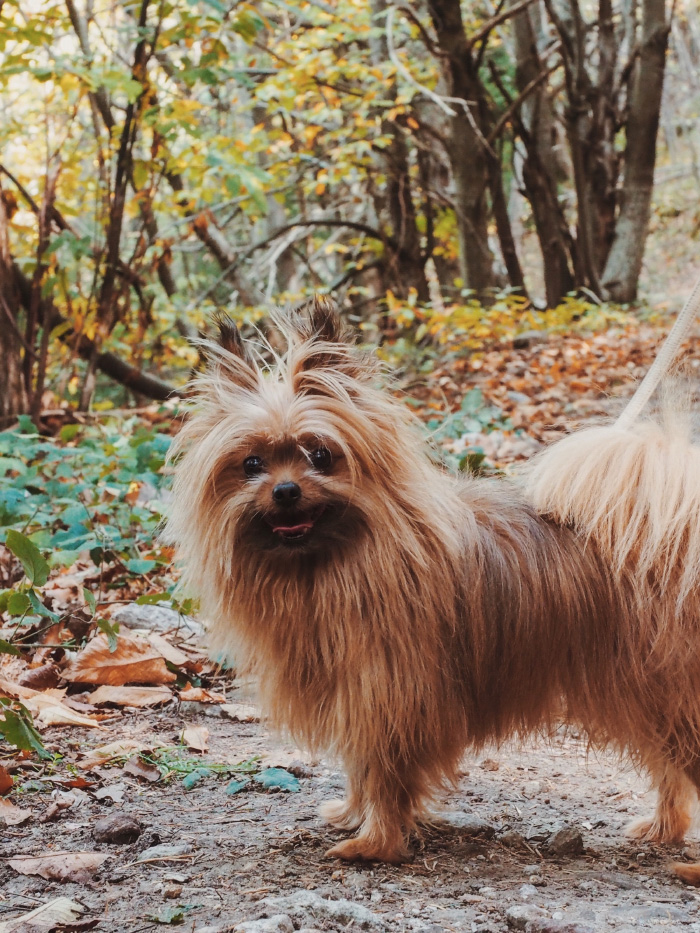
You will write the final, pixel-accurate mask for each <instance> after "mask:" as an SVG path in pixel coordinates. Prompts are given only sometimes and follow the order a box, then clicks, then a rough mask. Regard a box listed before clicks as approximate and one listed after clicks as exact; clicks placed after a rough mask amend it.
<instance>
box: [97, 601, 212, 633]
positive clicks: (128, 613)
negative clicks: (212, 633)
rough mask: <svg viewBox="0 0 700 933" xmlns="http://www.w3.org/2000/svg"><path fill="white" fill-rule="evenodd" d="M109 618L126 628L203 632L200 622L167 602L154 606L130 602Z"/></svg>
mask: <svg viewBox="0 0 700 933" xmlns="http://www.w3.org/2000/svg"><path fill="white" fill-rule="evenodd" d="M111 620H112V622H118V623H119V624H120V625H126V626H127V627H128V628H148V629H151V630H152V631H154V632H174V631H178V630H179V631H181V632H183V633H188V634H192V635H198V636H201V635H203V634H204V628H203V626H202V624H201V623H200V622H198V621H197V620H196V619H192V618H190V616H183V615H182V614H181V613H179V612H176V611H175V609H172V608H171V607H170V606H168V605H167V603H165V604H160V603H159V604H156V605H155V606H149V605H145V606H139V604H138V603H130V604H129V605H128V606H122V607H121V608H119V609H117V610H116V611H115V612H113V613H112V617H111Z"/></svg>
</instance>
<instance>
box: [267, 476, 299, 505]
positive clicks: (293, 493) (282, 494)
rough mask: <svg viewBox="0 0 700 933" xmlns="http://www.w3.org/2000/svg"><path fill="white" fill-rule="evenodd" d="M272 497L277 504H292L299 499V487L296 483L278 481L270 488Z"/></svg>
mask: <svg viewBox="0 0 700 933" xmlns="http://www.w3.org/2000/svg"><path fill="white" fill-rule="evenodd" d="M272 498H273V499H274V500H275V502H276V503H277V504H278V505H284V506H287V505H294V504H295V503H296V502H298V501H299V499H301V489H300V488H299V486H297V484H296V483H292V482H287V483H278V484H277V485H276V486H275V488H274V489H273V490H272Z"/></svg>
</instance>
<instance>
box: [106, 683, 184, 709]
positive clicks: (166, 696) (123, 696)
mask: <svg viewBox="0 0 700 933" xmlns="http://www.w3.org/2000/svg"><path fill="white" fill-rule="evenodd" d="M172 698H173V695H172V693H171V692H170V690H169V689H168V688H167V687H110V686H109V685H107V684H104V685H103V686H101V687H98V688H97V690H95V692H94V693H93V694H92V695H91V696H90V700H91V702H92V703H93V704H94V705H95V706H100V705H101V704H102V703H114V704H115V705H116V706H137V707H141V706H157V705H158V704H159V703H167V702H168V701H169V700H172Z"/></svg>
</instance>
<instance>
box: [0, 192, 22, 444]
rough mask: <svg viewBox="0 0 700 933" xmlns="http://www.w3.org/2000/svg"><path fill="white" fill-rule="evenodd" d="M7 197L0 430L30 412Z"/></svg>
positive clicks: (0, 282) (2, 203)
mask: <svg viewBox="0 0 700 933" xmlns="http://www.w3.org/2000/svg"><path fill="white" fill-rule="evenodd" d="M8 203H9V200H8V201H7V202H6V196H5V193H4V192H3V190H2V188H0V359H1V360H2V364H1V365H0V428H3V427H5V426H6V425H7V424H8V423H9V422H10V421H12V420H13V419H14V417H15V416H16V415H18V414H24V413H26V412H27V411H28V410H29V397H28V395H27V392H26V388H25V385H24V379H23V375H22V363H23V357H24V353H25V352H26V351H25V350H24V346H23V344H24V341H23V338H22V334H21V331H20V318H19V310H20V296H19V293H18V290H17V287H16V284H15V279H14V274H13V264H12V256H11V253H10V240H9V230H8V221H9V218H8V210H7V204H8Z"/></svg>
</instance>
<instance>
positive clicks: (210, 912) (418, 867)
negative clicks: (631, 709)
mask: <svg viewBox="0 0 700 933" xmlns="http://www.w3.org/2000/svg"><path fill="white" fill-rule="evenodd" d="M188 706H189V707H190V708H189V709H188V710H187V711H186V712H184V711H183V709H182V708H181V709H180V710H177V709H176V708H175V707H174V706H172V707H170V708H165V709H164V710H162V711H160V712H159V713H154V712H153V711H152V710H151V711H148V712H145V713H139V712H134V713H131V714H126V716H125V717H124V718H122V719H121V720H120V722H119V725H118V727H116V726H113V728H112V729H111V730H110V728H109V724H108V725H107V727H106V728H105V729H103V730H100V731H99V734H97V730H85V731H84V732H83V733H81V732H80V731H79V730H71V742H70V743H69V746H70V751H69V752H68V753H67V758H68V759H70V758H71V757H75V758H76V760H79V759H80V758H81V756H84V755H85V754H86V752H87V751H88V749H89V747H91V746H97V745H102V744H104V743H105V742H107V741H113V740H115V739H119V738H120V737H123V736H124V735H126V734H129V736H130V737H132V736H133V737H135V738H136V739H139V738H140V739H143V740H145V741H146V742H149V741H150V742H153V743H155V742H156V741H161V742H163V743H165V744H168V745H173V744H174V743H175V742H176V741H177V736H178V735H179V734H180V733H181V732H182V728H183V726H184V725H192V723H193V722H195V723H198V724H200V725H205V726H206V727H207V728H208V729H209V731H210V738H209V743H210V746H209V751H208V753H207V755H206V757H207V759H208V760H209V761H210V762H217V763H236V762H240V761H241V760H243V759H247V758H250V757H251V756H253V755H259V756H261V759H262V763H263V765H264V766H281V767H285V768H287V769H289V770H291V772H292V773H295V774H296V775H297V776H298V777H299V783H300V790H298V791H297V792H291V793H284V792H268V791H263V790H254V789H250V788H246V789H245V790H243V791H241V792H240V793H238V794H235V795H233V796H229V795H227V794H226V787H227V782H228V778H227V777H225V776H222V775H211V776H209V777H205V778H204V779H202V781H201V782H199V783H197V784H196V785H195V786H194V787H193V788H192V789H191V790H190V791H186V790H185V789H184V788H183V786H182V782H181V778H180V777H179V776H178V777H176V778H174V779H173V780H171V781H165V782H163V781H161V782H159V783H156V784H151V783H149V782H148V781H145V780H142V779H140V778H139V777H137V776H134V775H133V774H129V773H125V772H124V771H123V770H122V766H121V764H116V765H114V766H110V767H100V768H99V769H96V770H93V771H88V772H80V773H83V774H84V775H85V777H86V778H87V779H88V780H89V781H90V782H92V783H91V786H90V787H89V788H88V789H83V790H81V791H75V790H73V791H70V790H66V789H61V788H60V785H57V784H55V783H51V781H41V780H40V782H39V784H36V783H34V784H30V786H29V787H28V788H27V790H26V791H25V793H24V794H23V795H22V797H21V800H20V802H21V805H22V806H24V807H31V808H32V810H33V812H34V818H33V819H32V820H30V821H29V822H28V823H27V824H25V825H23V826H16V827H10V828H9V829H8V830H6V831H5V832H4V833H3V840H2V852H1V853H0V854H1V855H2V856H3V862H2V867H1V868H0V879H1V882H2V895H1V897H2V900H0V929H2V926H1V922H2V920H4V919H6V918H9V917H15V916H17V915H19V914H22V913H26V912H27V911H28V910H30V909H32V908H35V907H37V906H38V905H39V904H42V903H46V902H48V901H51V900H52V899H54V898H58V897H68V898H70V899H72V900H73V901H75V902H77V903H78V904H80V905H82V906H83V907H85V908H86V911H85V913H84V914H83V916H82V917H81V919H80V921H79V923H77V924H76V925H74V926H70V925H69V926H67V927H64V928H63V929H65V930H78V929H87V928H92V929H96V930H100V931H109V933H139V931H152V930H158V929H163V928H164V924H177V925H178V928H179V929H183V930H188V931H192V933H223V931H241V933H253V931H256V933H289V931H292V930H299V929H303V930H305V931H310V930H333V931H336V930H338V931H340V930H374V931H383V930H387V931H416V933H419V931H425V933H441V931H481V933H496V931H505V930H527V931H530V933H587V931H598V930H600V931H604V930H615V931H637V930H640V929H655V928H661V927H664V928H666V929H669V930H688V931H700V912H699V909H698V908H699V904H700V894H699V893H696V891H695V890H694V889H692V888H688V887H686V886H684V885H683V884H682V883H681V882H679V881H678V880H676V879H675V878H674V877H673V876H672V875H671V873H670V871H669V863H670V862H671V861H672V860H673V858H677V857H679V856H684V857H687V856H691V857H692V856H693V855H695V854H696V852H697V854H698V855H700V851H697V849H698V847H697V846H696V844H695V843H694V842H693V841H692V839H693V838H697V837H691V842H690V844H689V845H688V847H687V848H686V849H685V850H683V851H681V850H680V849H678V850H671V849H659V848H656V847H654V846H649V845H640V844H639V843H630V842H629V841H627V840H626V839H625V838H624V836H623V834H622V829H623V827H624V825H625V823H627V822H628V821H629V820H630V819H632V818H634V817H637V816H640V815H643V814H648V813H649V812H650V810H651V809H652V806H653V802H654V799H653V798H654V795H653V794H652V793H650V792H648V790H647V785H646V782H645V780H644V778H642V777H640V776H638V775H636V774H635V773H634V771H633V770H632V769H631V768H630V767H629V766H626V765H624V764H621V763H620V762H619V761H617V760H615V759H614V758H613V757H611V756H609V755H605V754H597V753H588V755H587V754H586V750H585V744H584V742H583V741H582V740H581V738H580V737H578V736H577V735H575V734H566V733H564V732H563V731H562V733H561V734H560V735H558V736H556V737H555V738H554V739H553V740H552V741H550V742H548V743H534V742H533V743H532V744H528V745H527V746H525V747H523V748H514V747H510V748H506V749H499V750H494V751H493V752H492V753H491V755H490V756H489V757H488V758H486V759H484V758H481V759H479V760H472V759H467V760H465V762H464V773H463V776H462V778H461V780H460V784H459V787H458V788H457V790H456V791H455V792H454V793H453V794H451V795H450V796H449V798H448V799H447V800H446V801H445V811H444V814H443V816H444V818H445V822H444V823H436V825H435V826H434V827H433V828H431V829H430V830H426V831H425V833H424V835H423V837H422V838H420V839H416V840H414V850H415V856H414V858H413V860H412V861H411V862H409V863H408V864H405V865H403V866H399V867H392V866H384V865H369V866H362V865H360V866H352V865H346V864H341V863H340V862H337V861H334V860H327V859H325V858H324V852H325V850H326V849H327V848H328V847H329V846H330V845H332V844H333V843H334V842H335V841H336V840H337V839H338V838H339V837H340V835H341V834H340V833H338V832H336V831H333V830H330V829H329V828H328V827H326V826H325V825H324V824H323V823H322V822H321V820H320V819H319V817H318V813H317V811H318V805H319V803H320V802H321V801H323V800H325V799H327V798H330V797H334V796H338V795H339V794H340V793H341V790H342V775H341V774H340V772H339V771H338V770H337V769H336V768H335V767H333V766H332V765H331V764H329V763H328V762H325V761H312V760H310V759H308V758H305V757H304V756H303V755H302V754H301V753H300V752H299V751H298V750H297V749H295V748H294V747H293V746H290V745H288V744H284V742H282V741H281V740H280V739H279V738H276V737H274V736H273V735H271V734H270V733H269V732H268V731H267V730H266V728H265V726H264V725H262V724H260V723H259V722H250V723H238V722H233V721H230V720H228V719H224V718H222V717H221V716H220V713H219V710H218V709H217V708H212V707H207V708H206V709H205V708H204V707H202V709H200V710H197V709H193V708H192V706H193V705H192V704H188ZM204 713H206V714H207V715H204ZM53 733H55V738H56V741H58V739H59V733H58V732H57V730H55V729H54V730H53V731H52V730H48V731H47V732H46V733H45V734H44V738H45V739H46V741H47V743H48V744H49V746H50V744H51V739H52V736H53ZM60 741H61V748H62V749H63V750H64V751H65V750H66V733H65V732H62V733H60ZM64 764H67V762H64ZM78 770H79V769H78ZM70 771H71V769H70V768H68V769H67V770H66V769H65V768H61V770H60V773H61V774H62V775H64V776H65V774H66V773H69V772H70ZM32 780H34V781H35V782H36V776H33V778H32ZM251 786H255V785H251ZM99 788H102V791H103V792H104V789H105V788H107V789H108V791H109V793H110V794H111V796H107V797H104V796H103V797H102V799H101V800H98V799H96V797H95V791H96V790H98V789H99ZM66 794H72V795H73V796H74V797H75V798H76V800H75V802H74V803H73V804H72V806H70V807H68V808H66V809H64V810H61V811H60V813H59V815H58V818H57V819H55V820H53V821H49V822H44V823H42V822H40V819H41V814H42V813H45V812H46V811H47V809H48V807H49V806H50V805H51V803H52V802H54V801H55V800H56V799H57V798H59V797H61V795H66ZM115 797H116V798H117V799H116V800H114V799H113V798H115ZM116 813H119V814H120V815H122V816H128V817H133V818H136V819H137V820H138V821H139V822H140V824H141V826H142V832H141V835H140V836H139V838H138V839H137V840H136V841H135V842H132V843H131V844H110V843H97V842H95V840H94V838H93V830H94V828H95V825H96V823H97V821H98V820H100V819H102V818H104V817H105V816H108V815H114V814H116ZM563 827H570V828H571V829H572V831H571V832H569V833H564V834H562V833H560V834H559V836H555V837H554V839H552V835H553V834H554V833H556V832H557V830H560V829H562V828H563ZM579 834H580V836H579ZM163 845H165V846H166V847H168V848H166V849H165V850H163V849H159V850H155V851H150V852H148V851H147V850H153V847H154V846H163ZM172 847H176V848H172ZM552 849H554V851H552ZM577 850H580V851H577ZM48 851H81V852H102V853H108V855H109V857H108V859H107V860H106V861H105V862H104V863H103V865H102V867H101V869H100V871H99V873H98V874H97V875H96V876H95V877H94V878H93V879H92V880H91V881H88V882H86V883H82V884H76V883H71V882H69V883H58V882H50V881H45V880H43V879H41V878H37V877H27V876H22V875H19V874H17V873H16V872H15V871H14V870H13V868H11V867H9V865H8V864H7V863H6V862H5V861H4V859H8V858H16V857H17V856H18V855H37V854H39V853H42V854H43V853H46V852H48ZM557 852H558V853H559V854H556V853H557ZM140 856H141V857H142V858H146V861H145V862H139V861H138V859H139V857H140ZM95 921H96V923H95ZM91 922H92V923H94V926H90V923H91ZM11 929H15V928H14V927H11ZM18 929H20V930H22V931H25V930H26V931H27V933H28V931H30V930H34V929H37V928H35V927H26V928H25V927H20V928H18ZM41 929H44V928H43V927H42V928H41Z"/></svg>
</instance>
